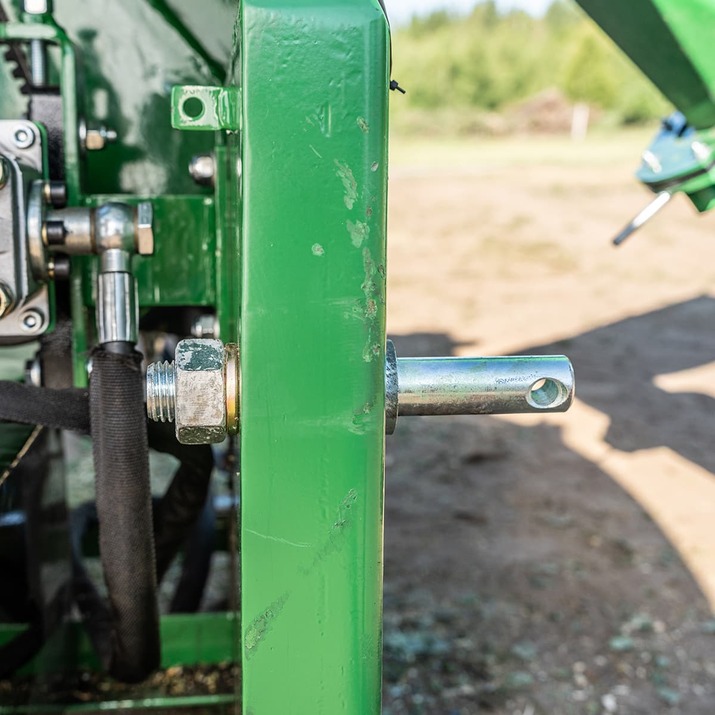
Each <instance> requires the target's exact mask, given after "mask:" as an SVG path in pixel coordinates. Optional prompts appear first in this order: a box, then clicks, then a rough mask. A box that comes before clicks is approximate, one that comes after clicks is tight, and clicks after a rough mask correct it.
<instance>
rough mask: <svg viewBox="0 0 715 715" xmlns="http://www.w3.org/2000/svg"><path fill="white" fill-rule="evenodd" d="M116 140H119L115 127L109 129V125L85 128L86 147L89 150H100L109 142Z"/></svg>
mask: <svg viewBox="0 0 715 715" xmlns="http://www.w3.org/2000/svg"><path fill="white" fill-rule="evenodd" d="M115 141H117V132H115V131H114V129H107V127H99V129H85V132H84V148H85V149H86V150H87V151H100V150H101V149H104V147H105V146H106V145H107V144H112V143H113V142H115Z"/></svg>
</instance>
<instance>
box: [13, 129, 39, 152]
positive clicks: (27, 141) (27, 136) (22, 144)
mask: <svg viewBox="0 0 715 715" xmlns="http://www.w3.org/2000/svg"><path fill="white" fill-rule="evenodd" d="M13 139H14V140H15V146H16V147H17V148H18V149H29V148H30V147H31V146H32V145H33V144H34V143H35V132H34V131H33V129H32V128H31V127H30V126H22V127H19V128H18V129H16V130H15V135H14V137H13Z"/></svg>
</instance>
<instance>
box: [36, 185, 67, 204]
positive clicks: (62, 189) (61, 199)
mask: <svg viewBox="0 0 715 715" xmlns="http://www.w3.org/2000/svg"><path fill="white" fill-rule="evenodd" d="M42 197H43V198H44V200H45V203H48V204H50V206H52V208H54V209H63V208H64V207H65V206H67V185H66V184H64V183H63V182H62V181H46V182H45V183H44V185H43V186H42Z"/></svg>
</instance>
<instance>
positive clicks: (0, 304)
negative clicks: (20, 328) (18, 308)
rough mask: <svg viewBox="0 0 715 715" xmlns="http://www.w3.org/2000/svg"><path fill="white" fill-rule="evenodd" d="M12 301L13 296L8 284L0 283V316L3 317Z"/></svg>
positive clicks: (9, 308)
mask: <svg viewBox="0 0 715 715" xmlns="http://www.w3.org/2000/svg"><path fill="white" fill-rule="evenodd" d="M14 303H15V296H14V295H13V294H12V291H11V290H10V288H9V286H7V285H5V283H0V318H4V317H5V316H6V315H7V314H8V313H9V312H10V311H11V310H12V307H13V304H14Z"/></svg>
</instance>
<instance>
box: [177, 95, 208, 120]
mask: <svg viewBox="0 0 715 715" xmlns="http://www.w3.org/2000/svg"><path fill="white" fill-rule="evenodd" d="M181 111H182V112H183V113H184V114H185V115H186V116H187V117H189V119H198V118H199V117H200V116H201V115H202V114H203V113H204V103H203V102H202V101H201V100H200V99H199V98H198V97H189V98H188V99H185V100H184V103H183V104H182V105H181Z"/></svg>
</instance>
